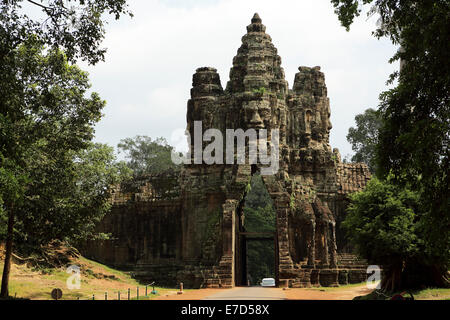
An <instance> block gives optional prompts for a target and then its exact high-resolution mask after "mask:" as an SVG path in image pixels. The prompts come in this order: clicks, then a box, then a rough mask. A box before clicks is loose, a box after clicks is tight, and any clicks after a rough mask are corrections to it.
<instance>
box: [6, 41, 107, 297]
mask: <svg viewBox="0 0 450 320" xmlns="http://www.w3.org/2000/svg"><path fill="white" fill-rule="evenodd" d="M4 67H8V68H9V71H10V72H11V73H9V76H10V79H9V80H10V81H11V82H10V84H5V82H3V81H1V84H2V85H9V87H10V88H11V90H9V91H3V90H2V98H1V100H0V101H1V103H2V107H3V108H2V110H3V111H4V112H1V113H0V123H1V128H2V130H1V136H0V141H1V145H0V160H1V163H0V168H2V170H0V180H2V182H4V183H2V184H1V187H0V193H1V198H2V201H3V210H4V211H6V212H7V214H8V227H7V241H6V258H5V268H4V272H3V278H2V291H1V296H2V297H6V296H7V295H8V278H9V266H10V258H11V253H12V244H13V230H14V225H15V222H17V223H20V222H21V221H20V219H22V218H24V217H26V215H27V214H32V212H33V210H31V211H30V210H29V209H30V207H29V206H30V203H35V204H37V205H38V207H36V208H34V209H35V210H34V211H35V212H37V211H39V212H41V213H44V216H45V218H43V219H42V220H40V221H41V222H45V223H47V221H52V218H54V217H55V216H56V214H57V213H56V212H55V211H52V208H54V206H55V205H56V202H57V201H58V200H57V199H59V198H60V197H62V196H63V195H64V194H66V193H65V192H66V190H67V189H68V188H70V184H71V182H72V181H73V179H74V178H75V173H74V171H73V170H70V169H71V168H72V166H71V164H72V161H73V160H72V157H73V153H74V152H79V151H80V150H83V149H85V148H87V147H88V146H89V143H90V140H91V139H92V137H93V132H94V131H93V125H94V124H95V123H96V122H97V121H98V120H99V119H100V117H101V110H102V108H103V107H104V105H105V102H104V101H102V100H101V99H100V98H99V96H98V95H97V94H96V93H92V94H91V96H90V97H85V94H86V91H87V90H88V89H89V87H90V84H89V81H88V77H87V74H86V73H85V72H83V71H81V70H80V69H79V68H78V67H77V66H75V65H69V64H68V62H67V58H66V56H65V55H64V53H62V52H61V51H59V50H58V49H50V50H47V52H46V53H45V54H44V47H43V46H42V44H41V42H40V41H39V39H37V38H36V37H34V36H30V38H29V39H28V40H27V41H26V42H25V43H24V44H22V45H21V46H20V47H19V48H17V49H16V50H14V52H10V53H9V55H8V66H4ZM2 89H3V88H2ZM72 169H73V168H72ZM19 218H20V219H19ZM33 218H36V220H38V221H39V219H38V218H37V217H33ZM61 219H67V220H66V221H70V215H69V214H67V215H66V216H65V217H64V218H63V217H61ZM34 227H35V228H37V229H44V228H43V227H42V226H40V227H37V226H36V225H34Z"/></svg>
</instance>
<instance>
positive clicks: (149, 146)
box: [117, 136, 181, 177]
mask: <svg viewBox="0 0 450 320" xmlns="http://www.w3.org/2000/svg"><path fill="white" fill-rule="evenodd" d="M117 147H118V148H119V150H120V151H121V152H124V153H125V155H126V158H127V160H128V166H129V167H130V168H131V169H132V170H133V172H134V175H135V177H138V176H143V175H148V174H159V173H162V172H165V171H168V170H172V171H177V170H179V169H180V168H181V167H180V165H177V164H175V163H173V162H172V158H171V154H172V152H173V150H174V149H173V147H172V146H170V145H169V144H168V143H167V141H166V139H164V138H156V139H154V140H152V138H150V137H147V136H136V137H134V138H126V139H122V140H121V141H120V143H119V144H118V145H117ZM120 151H119V152H120Z"/></svg>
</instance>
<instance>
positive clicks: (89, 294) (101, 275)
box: [0, 257, 176, 300]
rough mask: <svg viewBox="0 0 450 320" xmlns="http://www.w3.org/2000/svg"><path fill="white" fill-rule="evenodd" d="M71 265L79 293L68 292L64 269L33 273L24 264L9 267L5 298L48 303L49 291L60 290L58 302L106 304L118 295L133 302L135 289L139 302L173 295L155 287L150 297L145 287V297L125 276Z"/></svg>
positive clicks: (89, 264) (94, 265)
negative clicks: (77, 276)
mask: <svg viewBox="0 0 450 320" xmlns="http://www.w3.org/2000/svg"><path fill="white" fill-rule="evenodd" d="M2 262H3V261H0V263H1V265H0V273H1V272H2V271H3V263H2ZM72 264H74V265H78V266H80V269H81V277H80V278H81V279H80V280H81V283H80V289H73V290H70V289H68V287H67V284H66V281H67V279H68V278H69V277H70V276H71V274H69V273H66V269H65V268H60V269H48V268H47V269H40V270H37V269H34V268H30V267H28V266H26V265H25V264H15V263H13V264H12V266H11V275H10V282H9V294H10V296H12V297H16V298H24V299H38V300H48V299H52V298H51V291H52V290H53V289H54V288H60V289H61V290H62V291H63V297H62V300H76V299H80V300H92V298H93V296H94V297H95V300H104V299H105V293H107V297H108V300H117V299H118V292H119V291H120V298H121V300H126V299H127V298H128V288H129V289H130V299H132V300H136V299H137V288H138V287H139V300H149V299H152V298H154V297H156V296H159V295H161V294H168V293H170V292H173V291H176V289H173V288H163V287H155V290H156V291H157V292H158V293H157V294H156V295H155V294H151V291H152V289H153V288H152V287H148V288H147V290H148V295H147V296H144V295H145V285H144V284H142V283H139V282H138V281H136V280H135V279H133V278H132V277H131V276H130V275H129V274H128V273H126V272H122V271H119V270H115V269H112V268H110V267H108V266H105V265H103V264H101V263H98V262H95V261H92V260H89V259H86V258H84V257H79V258H77V259H76V260H75V261H72Z"/></svg>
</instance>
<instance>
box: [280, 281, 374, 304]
mask: <svg viewBox="0 0 450 320" xmlns="http://www.w3.org/2000/svg"><path fill="white" fill-rule="evenodd" d="M372 291H373V289H368V288H367V287H366V285H365V284H361V285H360V286H355V287H347V288H346V287H343V288H339V287H338V288H326V289H319V288H291V289H288V290H285V295H286V298H287V299H289V300H352V299H353V298H354V297H357V296H362V295H366V294H369V293H370V292H372Z"/></svg>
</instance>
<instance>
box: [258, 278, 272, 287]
mask: <svg viewBox="0 0 450 320" xmlns="http://www.w3.org/2000/svg"><path fill="white" fill-rule="evenodd" d="M261 287H275V279H274V278H264V279H262V281H261Z"/></svg>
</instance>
